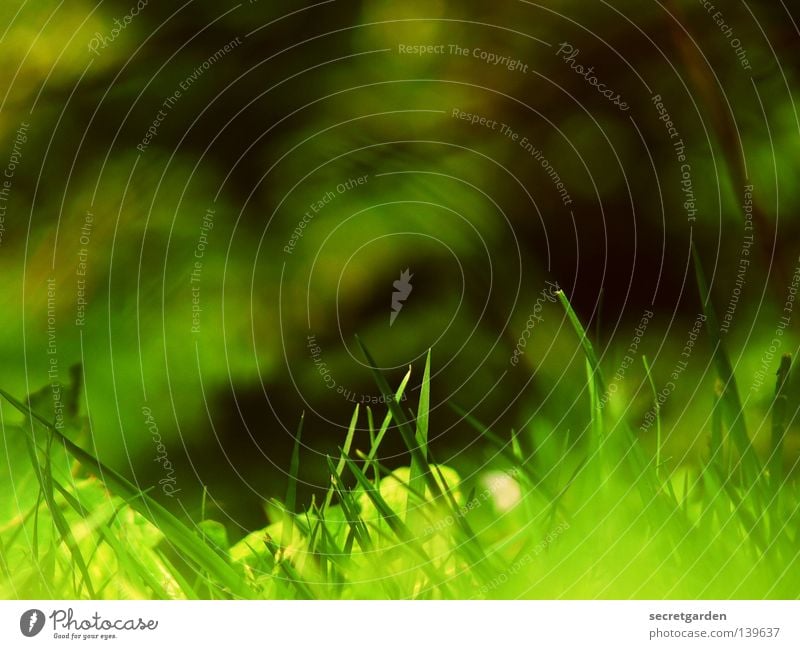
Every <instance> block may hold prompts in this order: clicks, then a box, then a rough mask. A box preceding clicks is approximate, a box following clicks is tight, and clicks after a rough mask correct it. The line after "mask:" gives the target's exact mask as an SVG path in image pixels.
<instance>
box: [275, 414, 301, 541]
mask: <svg viewBox="0 0 800 649" xmlns="http://www.w3.org/2000/svg"><path fill="white" fill-rule="evenodd" d="M305 418H306V413H303V414H302V415H300V423H299V424H298V425H297V434H296V435H295V438H294V448H292V459H291V461H290V462H289V484H287V485H286V500H285V503H284V512H283V513H284V515H283V525H282V526H281V548H282V549H284V550H285V549H286V548H287V547H289V545H290V544H291V542H292V535H293V534H292V533H293V531H294V526H293V522H292V521H293V519H294V512H295V509H296V508H297V474H298V473H299V472H300V438H301V436H302V435H303V422H304V421H305Z"/></svg>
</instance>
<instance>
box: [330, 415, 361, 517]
mask: <svg viewBox="0 0 800 649" xmlns="http://www.w3.org/2000/svg"><path fill="white" fill-rule="evenodd" d="M358 409H359V404H356V409H355V410H354V411H353V417H352V418H351V419H350V426H349V427H348V428H347V436H346V437H345V440H344V454H349V453H350V447H351V446H352V445H353V437H354V436H355V432H356V425H357V424H358ZM344 454H343V455H342V456H341V457H340V458H339V462H338V463H337V464H336V476H337V477H338V478H339V479H341V476H342V472H343V471H344V467H345V463H344ZM332 500H333V481H331V486H330V487H329V488H328V493H327V494H326V495H325V504H324V505H323V507H322V509H323V510H325V509H328V507H330V505H331V501H332Z"/></svg>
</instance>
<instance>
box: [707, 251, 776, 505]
mask: <svg viewBox="0 0 800 649" xmlns="http://www.w3.org/2000/svg"><path fill="white" fill-rule="evenodd" d="M692 257H693V259H694V269H695V276H696V278H697V289H698V291H699V293H700V302H701V304H702V306H703V314H704V315H705V318H706V321H705V323H706V331H707V332H708V336H709V338H710V339H711V345H712V349H713V354H714V362H715V364H716V367H717V374H718V375H719V378H720V380H721V381H722V384H723V402H724V403H725V406H726V408H725V409H726V414H727V416H728V417H727V418H728V430H729V431H730V435H731V436H732V437H733V441H734V444H735V445H736V447H737V449H738V451H739V454H740V456H741V462H742V471H743V474H744V477H745V481H746V482H747V484H750V485H754V484H755V483H756V481H757V480H758V478H759V476H760V475H761V473H762V468H761V466H760V462H759V461H758V457H756V454H755V452H754V451H753V446H752V444H751V442H750V437H749V435H748V434H747V427H746V426H745V421H744V411H743V409H742V400H741V397H740V396H739V389H738V387H737V384H736V376H735V374H734V372H733V365H732V364H731V361H730V358H729V357H728V354H727V352H726V351H725V345H724V344H723V342H722V338H721V336H720V333H719V331H720V330H719V326H718V324H717V317H716V314H715V313H714V308H713V306H712V303H711V295H710V292H709V289H708V284H707V282H706V277H705V273H704V272H703V265H702V263H701V261H700V255H699V254H698V252H697V248H696V247H695V246H694V243H693V244H692ZM754 491H755V493H756V495H757V496H758V495H759V494H760V491H759V490H757V489H756V490H754Z"/></svg>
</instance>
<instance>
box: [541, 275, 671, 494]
mask: <svg viewBox="0 0 800 649" xmlns="http://www.w3.org/2000/svg"><path fill="white" fill-rule="evenodd" d="M556 295H557V296H558V299H559V300H560V301H561V305H562V306H563V307H564V311H565V312H566V314H567V319H568V320H569V321H570V323H571V324H572V328H573V329H574V330H575V333H576V334H577V335H578V340H579V341H580V344H581V347H582V349H583V353H584V355H585V356H586V359H587V361H588V362H589V366H590V367H591V376H592V378H593V379H594V381H595V383H596V392H597V394H606V393H607V391H606V382H605V380H604V379H603V373H602V370H601V368H600V362H599V361H598V359H597V355H596V354H595V352H594V347H593V346H592V343H591V341H590V340H589V337H588V335H587V334H586V330H585V329H584V328H583V325H582V324H581V321H580V319H579V318H578V314H577V313H575V310H574V309H573V308H572V305H571V304H570V302H569V299H568V298H567V296H566V294H565V293H564V291H556ZM619 426H620V427H621V428H622V431H623V433H624V435H625V437H626V438H627V446H628V450H627V451H626V453H625V456H626V457H627V456H628V453H630V454H631V455H632V458H631V462H632V464H633V469H634V471H635V472H636V478H637V480H638V479H643V480H644V483H645V485H646V487H647V491H648V493H647V494H646V495H645V496H644V498H645V500H646V501H649V500H651V499H652V498H653V497H654V496H655V495H656V494H657V493H658V480H657V479H656V475H655V471H652V470H651V467H650V465H651V462H648V461H647V458H646V457H645V454H644V451H643V450H642V447H641V444H640V443H639V440H638V439H637V438H636V436H635V435H634V434H633V431H631V429H630V427H629V426H628V425H627V423H625V422H624V421H622V422H620V423H619Z"/></svg>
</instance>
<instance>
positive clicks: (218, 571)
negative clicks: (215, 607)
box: [0, 389, 255, 598]
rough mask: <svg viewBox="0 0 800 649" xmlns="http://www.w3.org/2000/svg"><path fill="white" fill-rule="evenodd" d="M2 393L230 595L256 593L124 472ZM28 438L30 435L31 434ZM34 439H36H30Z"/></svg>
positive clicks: (250, 594) (8, 395) (246, 595)
mask: <svg viewBox="0 0 800 649" xmlns="http://www.w3.org/2000/svg"><path fill="white" fill-rule="evenodd" d="M0 396H2V397H3V398H4V399H5V400H6V401H8V402H9V403H10V404H11V405H12V406H14V407H15V408H16V409H17V410H19V411H20V412H21V413H23V414H25V415H27V416H29V417H31V418H32V419H35V420H36V421H38V422H39V423H40V424H41V425H42V426H44V427H45V428H46V429H47V430H49V431H51V432H52V433H53V434H54V435H55V436H56V439H57V440H58V441H59V442H60V443H62V444H63V445H64V447H65V448H66V450H67V452H68V453H69V454H70V455H71V456H72V457H74V458H75V459H76V460H78V462H80V463H81V464H83V465H84V467H86V468H88V469H90V470H92V471H94V472H96V473H97V474H98V475H99V476H100V478H101V480H102V481H103V483H104V484H105V486H106V487H107V488H108V489H109V490H110V491H111V492H112V493H115V494H116V495H117V496H119V497H120V498H122V499H123V500H126V501H128V502H129V503H130V505H131V507H133V509H135V510H136V511H138V512H139V513H140V514H141V515H142V516H144V517H145V518H146V519H147V520H149V521H150V522H151V523H152V524H153V525H155V526H156V527H157V528H159V529H160V530H161V531H162V533H163V534H164V535H165V536H166V537H167V538H168V539H169V541H170V542H171V543H172V544H173V545H174V546H175V547H177V548H178V549H179V550H180V551H181V552H182V553H183V554H184V555H185V556H186V557H187V558H189V559H191V560H192V561H193V562H194V563H195V564H196V566H197V567H198V568H200V569H201V570H204V571H205V572H207V573H208V574H211V575H214V577H215V578H216V579H217V580H218V581H219V582H220V583H221V584H222V585H224V586H225V587H226V588H227V589H228V591H229V594H230V595H231V596H234V597H248V598H251V597H254V596H255V593H253V591H252V590H251V589H250V588H249V587H248V586H247V585H246V584H245V583H244V580H243V579H242V577H241V576H240V575H239V574H237V572H236V571H235V570H234V569H233V568H232V567H231V566H230V565H228V563H227V562H225V560H224V559H222V558H221V557H220V556H219V555H218V554H217V553H216V552H215V551H214V550H213V549H212V548H210V547H209V546H207V545H206V544H205V543H203V542H202V541H201V540H200V539H199V538H198V537H197V535H196V534H194V532H192V531H191V530H190V529H189V528H187V527H186V526H185V525H184V524H183V523H182V522H180V521H179V520H178V519H177V518H176V517H175V516H174V515H173V514H172V513H170V512H169V511H168V510H167V509H166V508H165V507H163V506H162V505H161V504H159V503H158V502H157V501H156V500H154V499H153V498H152V497H150V496H148V495H147V494H146V493H145V492H144V491H142V490H141V489H138V488H136V487H135V486H134V485H133V484H132V483H131V482H129V481H128V480H127V479H126V478H124V477H123V476H122V475H120V474H119V473H117V472H116V471H114V470H113V469H111V468H110V467H108V466H106V465H105V464H103V463H102V462H101V461H100V460H98V459H96V458H95V457H94V456H93V455H91V454H90V453H87V452H86V451H84V450H83V449H82V448H81V447H79V446H78V445H77V444H75V443H73V442H72V440H70V439H69V438H68V437H66V436H65V435H63V434H62V433H61V431H59V430H58V429H57V428H56V427H55V426H54V425H53V424H51V423H50V422H48V421H47V420H46V419H44V418H42V417H40V416H39V415H38V414H36V413H35V412H33V411H32V410H31V409H30V408H28V407H27V406H25V405H24V404H22V403H20V402H19V401H17V399H15V398H14V397H12V396H11V395H10V394H8V393H7V392H6V391H5V390H2V389H0ZM29 439H31V438H30V437H29ZM31 441H33V440H32V439H31Z"/></svg>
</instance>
